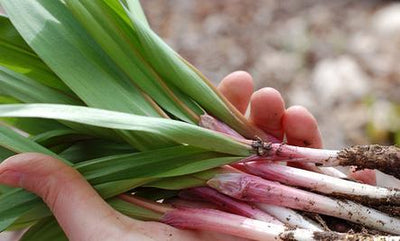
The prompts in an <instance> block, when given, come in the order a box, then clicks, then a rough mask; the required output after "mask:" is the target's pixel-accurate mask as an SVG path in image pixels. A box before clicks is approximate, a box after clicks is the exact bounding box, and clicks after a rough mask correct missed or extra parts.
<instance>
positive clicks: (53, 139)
mask: <svg viewBox="0 0 400 241" xmlns="http://www.w3.org/2000/svg"><path fill="white" fill-rule="evenodd" d="M92 138H93V137H90V136H87V135H83V134H81V133H78V132H76V131H74V130H71V129H55V130H50V131H46V132H42V133H41V134H38V135H36V136H34V137H32V140H33V141H35V142H36V143H39V144H40V145H42V146H45V147H47V148H50V147H54V146H57V145H60V144H63V143H65V144H72V143H74V142H77V141H82V140H87V139H92Z"/></svg>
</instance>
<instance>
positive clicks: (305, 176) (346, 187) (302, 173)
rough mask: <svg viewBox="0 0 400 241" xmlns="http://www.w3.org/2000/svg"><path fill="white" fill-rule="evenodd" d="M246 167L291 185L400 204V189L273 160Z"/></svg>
mask: <svg viewBox="0 0 400 241" xmlns="http://www.w3.org/2000/svg"><path fill="white" fill-rule="evenodd" d="M243 166H244V169H245V170H247V171H248V172H249V173H251V174H253V175H257V176H260V177H263V178H265V179H269V180H273V181H278V182H280V183H285V184H289V185H291V186H298V187H305V188H308V189H311V190H315V191H318V192H321V193H326V194H336V195H337V194H340V195H349V198H351V197H355V196H357V197H366V198H371V199H372V200H365V201H366V202H368V201H369V202H370V203H371V204H373V202H374V201H375V202H377V204H378V205H379V204H381V203H383V204H395V205H399V204H400V191H399V190H395V189H387V188H383V187H377V186H372V185H368V184H361V183H357V182H352V181H347V180H343V179H340V178H335V177H331V176H327V175H323V174H319V173H315V172H310V171H306V170H302V169H298V168H294V167H289V166H284V165H279V164H275V163H272V162H252V163H244V164H243ZM373 199H375V200H373Z"/></svg>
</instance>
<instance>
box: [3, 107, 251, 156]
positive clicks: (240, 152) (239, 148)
mask: <svg viewBox="0 0 400 241" xmlns="http://www.w3.org/2000/svg"><path fill="white" fill-rule="evenodd" d="M0 117H37V118H50V119H58V120H65V121H71V122H77V123H81V124H88V125H93V126H98V127H105V128H113V129H121V130H132V131H136V133H146V134H151V135H154V136H158V137H163V138H166V139H169V140H171V141H174V142H176V143H177V144H188V145H191V146H194V147H199V148H202V149H206V150H210V151H215V152H221V153H228V154H232V155H237V156H242V157H246V156H249V155H251V154H252V153H253V150H252V148H251V146H250V145H248V144H244V143H241V142H239V141H237V140H234V139H232V138H230V137H228V136H225V135H223V134H220V133H217V132H214V131H211V130H207V129H204V128H201V127H198V126H194V125H191V124H187V123H184V122H180V121H174V120H169V119H162V118H154V117H144V116H137V115H133V114H127V113H121V112H115V111H108V110H101V109H95V108H89V107H81V106H68V105H52V104H10V105H0Z"/></svg>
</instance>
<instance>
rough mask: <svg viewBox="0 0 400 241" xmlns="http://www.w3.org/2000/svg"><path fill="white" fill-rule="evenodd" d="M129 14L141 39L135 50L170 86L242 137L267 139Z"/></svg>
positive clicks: (187, 64)
mask: <svg viewBox="0 0 400 241" xmlns="http://www.w3.org/2000/svg"><path fill="white" fill-rule="evenodd" d="M128 14H129V17H130V19H131V20H132V24H133V28H134V30H135V34H136V36H137V38H138V39H139V45H138V46H136V49H137V50H138V51H139V52H140V53H141V54H142V55H143V56H144V58H145V59H146V61H147V62H148V63H150V64H151V65H152V66H153V68H154V70H155V71H157V73H158V74H159V75H160V76H161V77H162V78H163V79H164V80H165V81H166V82H167V83H168V84H170V85H172V86H175V87H176V88H178V89H180V90H181V91H182V92H183V93H185V94H186V95H188V96H190V97H191V98H193V99H194V100H195V101H196V102H197V103H198V104H200V106H201V107H202V108H204V109H205V110H207V111H208V112H209V113H211V114H212V115H214V116H215V117H217V118H218V119H220V120H222V121H223V122H225V123H226V124H228V125H229V126H231V127H232V128H234V129H235V130H237V131H238V132H239V133H240V134H242V135H244V136H246V137H248V138H254V137H255V136H260V137H263V138H264V137H265V134H264V133H263V132H262V131H261V130H259V129H258V128H256V127H254V126H252V125H251V124H250V123H249V122H248V121H247V120H246V118H244V117H243V115H242V114H241V113H240V112H238V111H237V110H236V109H235V108H234V107H233V106H232V105H231V104H230V103H229V102H228V101H227V100H226V99H225V98H224V97H223V96H222V95H221V94H220V93H219V92H218V91H217V90H216V88H215V87H213V86H212V84H211V83H210V82H209V81H208V80H207V79H206V78H205V77H204V76H203V75H202V74H201V73H200V72H199V71H198V70H197V69H195V68H194V67H193V66H192V65H190V64H189V63H188V62H187V61H185V60H184V59H183V58H182V57H180V56H179V55H178V54H177V53H176V52H175V51H173V50H172V49H171V48H170V47H169V46H168V45H167V44H166V43H164V41H162V39H161V38H159V37H158V36H157V35H156V34H155V33H154V32H153V31H152V30H151V29H150V28H148V27H146V26H145V25H144V24H143V23H142V21H140V20H139V19H138V18H137V17H136V16H134V15H133V14H130V13H129V12H128Z"/></svg>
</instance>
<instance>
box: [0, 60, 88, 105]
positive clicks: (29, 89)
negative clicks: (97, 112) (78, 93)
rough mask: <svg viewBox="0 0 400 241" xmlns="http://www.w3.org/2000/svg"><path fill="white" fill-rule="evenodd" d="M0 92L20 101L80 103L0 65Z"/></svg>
mask: <svg viewBox="0 0 400 241" xmlns="http://www.w3.org/2000/svg"><path fill="white" fill-rule="evenodd" d="M0 92H1V93H2V94H3V95H8V96H12V97H14V98H15V99H18V100H20V101H22V102H28V103H29V102H33V103H59V104H75V105H79V104H81V102H80V101H77V100H76V99H73V98H72V97H70V96H68V95H66V94H64V93H63V92H61V91H57V90H54V89H52V88H50V87H47V86H45V85H43V84H41V83H38V82H37V81H35V80H32V79H30V78H29V77H26V76H24V75H22V74H20V73H17V72H15V71H12V70H10V69H7V68H4V67H2V66H0Z"/></svg>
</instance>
